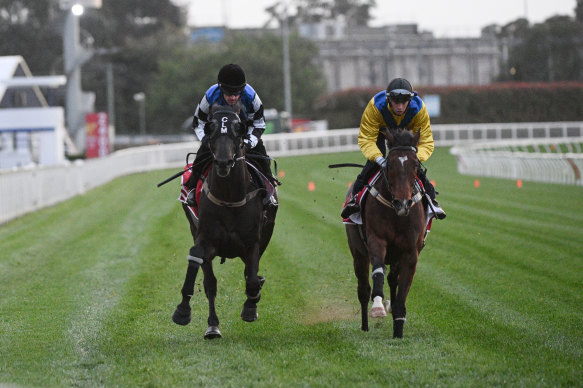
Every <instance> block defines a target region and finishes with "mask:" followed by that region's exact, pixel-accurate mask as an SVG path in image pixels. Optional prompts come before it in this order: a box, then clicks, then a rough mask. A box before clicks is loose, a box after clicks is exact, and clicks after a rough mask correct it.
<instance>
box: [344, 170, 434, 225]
mask: <svg viewBox="0 0 583 388" xmlns="http://www.w3.org/2000/svg"><path fill="white" fill-rule="evenodd" d="M380 174H381V172H380V171H377V172H376V173H375V174H374V175H373V176H372V178H370V179H369V181H368V185H365V186H364V188H363V189H362V190H360V191H359V192H358V194H357V195H356V200H357V201H358V204H359V206H360V211H361V212H362V210H363V209H364V199H365V198H366V197H367V195H368V191H369V190H368V188H369V187H370V186H372V185H373V184H374V183H375V182H376V181H377V179H379V177H380ZM417 183H419V186H421V187H423V182H421V180H420V179H419V178H417ZM349 200H350V198H347V199H346V201H345V202H344V205H342V209H344V208H345V207H346V204H347V203H348V201H349ZM420 203H423V202H420ZM433 218H435V217H434V216H430V217H429V216H428V217H427V219H426V220H425V225H426V232H425V235H426V236H427V233H428V232H430V231H431V224H432V222H433ZM342 223H343V224H348V225H361V224H362V216H361V213H360V212H359V213H355V214H352V215H351V216H350V217H348V218H343V219H342Z"/></svg>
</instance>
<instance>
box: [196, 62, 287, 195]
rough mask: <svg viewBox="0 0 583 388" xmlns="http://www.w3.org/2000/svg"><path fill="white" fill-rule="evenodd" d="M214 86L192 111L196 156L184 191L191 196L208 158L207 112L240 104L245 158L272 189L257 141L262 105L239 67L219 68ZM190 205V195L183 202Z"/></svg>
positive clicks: (262, 124)
mask: <svg viewBox="0 0 583 388" xmlns="http://www.w3.org/2000/svg"><path fill="white" fill-rule="evenodd" d="M217 81H218V82H217V83H216V84H214V85H213V86H211V87H210V88H209V89H208V90H207V91H206V92H205V94H204V96H203V97H202V99H201V101H200V103H199V104H198V106H197V107H196V110H195V112H194V117H193V119H192V129H193V130H194V133H195V134H196V136H197V137H198V139H199V140H200V142H201V145H200V147H199V149H198V151H197V153H196V158H195V159H194V162H193V163H192V173H191V175H190V178H189V179H188V181H187V182H186V184H185V185H186V187H187V189H188V190H190V191H191V192H193V190H192V189H193V188H195V187H196V183H197V182H198V179H199V178H200V176H201V173H202V172H203V169H204V167H205V165H206V164H207V162H208V161H209V160H210V158H211V150H210V149H209V146H208V144H207V142H206V141H205V131H204V129H205V126H206V124H207V122H208V114H209V111H210V108H211V107H212V106H213V105H214V104H218V105H230V106H232V105H235V104H237V103H240V104H241V111H240V112H239V116H240V118H241V122H243V123H245V124H246V125H248V126H247V134H246V136H245V139H244V142H245V144H246V146H247V147H248V149H249V150H248V152H247V155H248V156H254V157H252V159H253V161H254V162H255V165H256V166H257V167H258V168H259V170H260V171H261V173H262V174H263V175H265V176H266V177H267V178H268V179H269V180H270V181H271V182H272V183H273V184H274V185H277V184H279V181H278V180H277V179H276V178H274V177H273V174H272V173H271V166H270V158H269V157H268V156H267V152H266V150H265V146H264V145H263V142H262V141H261V135H262V134H263V132H264V131H265V118H264V116H263V103H262V102H261V99H260V98H259V96H258V95H257V93H256V92H255V89H253V87H252V86H251V85H249V84H247V79H246V76H245V72H244V71H243V69H242V68H241V66H239V65H235V64H228V65H225V66H223V67H222V68H221V70H220V71H219V75H218V77H217ZM189 201H190V202H192V198H191V195H190V194H189V196H188V198H187V203H188V202H189Z"/></svg>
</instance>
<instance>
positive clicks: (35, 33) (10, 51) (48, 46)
mask: <svg viewBox="0 0 583 388" xmlns="http://www.w3.org/2000/svg"><path fill="white" fill-rule="evenodd" d="M59 14H60V9H59V7H58V1H57V0H44V1H38V0H0V36H2V39H0V55H21V56H22V57H23V58H24V60H25V61H26V62H27V64H28V66H29V67H30V69H31V71H32V72H33V73H36V74H48V73H51V72H55V71H56V70H59V71H60V69H55V66H56V64H57V63H59V64H61V66H62V61H60V58H61V57H62V55H63V43H62V38H61V36H62V32H61V28H62V27H61V25H62V23H63V18H62V17H59Z"/></svg>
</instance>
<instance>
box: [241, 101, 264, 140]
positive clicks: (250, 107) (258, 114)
mask: <svg viewBox="0 0 583 388" xmlns="http://www.w3.org/2000/svg"><path fill="white" fill-rule="evenodd" d="M245 105H246V109H247V113H248V114H249V116H250V117H249V118H250V119H251V120H250V122H251V124H250V125H249V126H248V127H247V135H248V136H250V135H253V136H255V137H257V138H258V139H259V138H260V137H261V135H263V132H265V117H264V116H263V103H262V102H261V99H260V98H259V96H258V95H257V93H255V95H254V96H253V99H252V100H251V101H250V102H249V103H247V104H245Z"/></svg>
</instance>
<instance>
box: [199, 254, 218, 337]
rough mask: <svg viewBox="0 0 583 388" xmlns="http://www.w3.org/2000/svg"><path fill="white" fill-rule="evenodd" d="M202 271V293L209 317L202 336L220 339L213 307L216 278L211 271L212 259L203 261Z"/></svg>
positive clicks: (215, 294) (215, 293)
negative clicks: (203, 293)
mask: <svg viewBox="0 0 583 388" xmlns="http://www.w3.org/2000/svg"><path fill="white" fill-rule="evenodd" d="M202 271H203V272H204V281H203V285H204V292H205V294H206V298H207V299H208V302H209V316H208V319H207V323H208V327H207V329H206V332H205V334H204V338H206V339H213V338H220V337H221V332H220V330H219V317H218V316H217V311H216V307H215V299H216V296H217V278H216V276H215V273H214V271H213V262H212V259H209V260H205V261H204V263H203V264H202Z"/></svg>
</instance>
